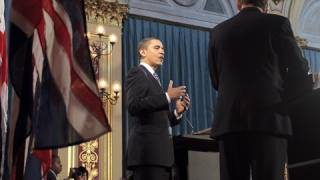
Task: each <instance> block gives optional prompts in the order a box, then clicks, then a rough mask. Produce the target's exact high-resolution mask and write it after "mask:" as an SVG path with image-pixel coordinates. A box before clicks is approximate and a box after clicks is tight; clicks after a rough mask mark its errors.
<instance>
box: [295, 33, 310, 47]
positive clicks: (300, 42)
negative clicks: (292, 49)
mask: <svg viewBox="0 0 320 180" xmlns="http://www.w3.org/2000/svg"><path fill="white" fill-rule="evenodd" d="M296 41H297V43H298V45H299V46H300V47H307V46H308V40H307V39H305V38H302V37H300V36H296Z"/></svg>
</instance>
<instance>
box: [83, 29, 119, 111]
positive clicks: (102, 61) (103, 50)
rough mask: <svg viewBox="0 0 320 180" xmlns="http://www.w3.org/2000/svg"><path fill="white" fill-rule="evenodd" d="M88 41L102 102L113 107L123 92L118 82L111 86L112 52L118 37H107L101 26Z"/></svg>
mask: <svg viewBox="0 0 320 180" xmlns="http://www.w3.org/2000/svg"><path fill="white" fill-rule="evenodd" d="M88 39H89V42H90V43H89V47H90V54H91V59H92V64H93V69H94V72H95V75H96V79H97V83H98V88H99V94H100V97H101V99H102V102H103V103H106V102H109V103H110V104H111V105H115V104H116V103H117V100H118V99H119V97H120V96H119V93H120V90H121V86H120V84H119V83H118V82H114V83H113V84H112V85H111V80H112V71H111V69H112V51H113V46H114V45H115V43H116V41H117V37H116V36H115V35H114V34H111V35H105V29H104V27H103V26H101V25H100V26H97V29H96V33H90V32H89V33H88ZM111 86H112V87H111ZM109 87H110V88H109Z"/></svg>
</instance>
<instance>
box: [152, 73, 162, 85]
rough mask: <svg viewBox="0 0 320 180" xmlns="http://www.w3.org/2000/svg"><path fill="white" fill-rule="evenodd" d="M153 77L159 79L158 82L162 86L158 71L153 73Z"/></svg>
mask: <svg viewBox="0 0 320 180" xmlns="http://www.w3.org/2000/svg"><path fill="white" fill-rule="evenodd" d="M153 77H154V78H155V79H156V80H157V81H158V83H159V84H160V86H161V82H160V78H159V76H158V74H157V73H153Z"/></svg>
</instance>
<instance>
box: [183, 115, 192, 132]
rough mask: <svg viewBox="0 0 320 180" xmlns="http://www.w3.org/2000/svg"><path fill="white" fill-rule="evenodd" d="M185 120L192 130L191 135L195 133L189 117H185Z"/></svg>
mask: <svg viewBox="0 0 320 180" xmlns="http://www.w3.org/2000/svg"><path fill="white" fill-rule="evenodd" d="M184 119H185V121H186V122H187V125H188V126H189V127H190V128H191V134H193V133H194V127H193V125H192V123H191V121H190V120H189V119H188V118H187V117H184Z"/></svg>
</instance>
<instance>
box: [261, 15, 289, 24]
mask: <svg viewBox="0 0 320 180" xmlns="http://www.w3.org/2000/svg"><path fill="white" fill-rule="evenodd" d="M263 15H264V17H265V18H266V19H269V20H270V21H271V22H278V23H282V22H285V21H289V19H288V18H287V17H284V16H281V15H277V14H267V13H264V14H263Z"/></svg>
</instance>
